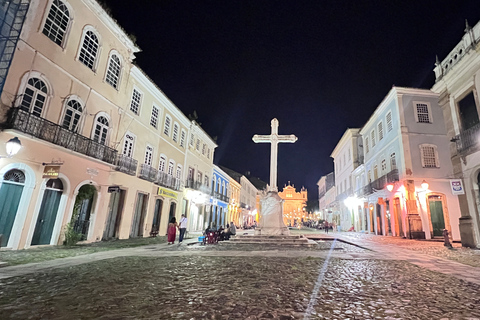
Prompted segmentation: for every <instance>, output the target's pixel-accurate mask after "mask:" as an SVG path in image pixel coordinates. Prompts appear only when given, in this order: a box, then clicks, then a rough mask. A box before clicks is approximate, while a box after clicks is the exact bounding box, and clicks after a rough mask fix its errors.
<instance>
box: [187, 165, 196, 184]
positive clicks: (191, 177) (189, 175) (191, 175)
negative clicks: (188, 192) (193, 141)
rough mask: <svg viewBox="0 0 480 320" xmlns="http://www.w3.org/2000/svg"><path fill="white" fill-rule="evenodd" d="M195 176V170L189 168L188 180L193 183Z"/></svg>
mask: <svg viewBox="0 0 480 320" xmlns="http://www.w3.org/2000/svg"><path fill="white" fill-rule="evenodd" d="M194 176H195V169H193V168H192V167H188V180H190V181H192V180H193V177H194Z"/></svg>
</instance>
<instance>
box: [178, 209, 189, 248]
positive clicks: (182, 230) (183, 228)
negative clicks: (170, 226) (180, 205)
mask: <svg viewBox="0 0 480 320" xmlns="http://www.w3.org/2000/svg"><path fill="white" fill-rule="evenodd" d="M179 230H180V234H179V235H178V243H182V241H183V237H184V236H185V232H186V231H187V217H185V213H182V217H181V218H180V226H179Z"/></svg>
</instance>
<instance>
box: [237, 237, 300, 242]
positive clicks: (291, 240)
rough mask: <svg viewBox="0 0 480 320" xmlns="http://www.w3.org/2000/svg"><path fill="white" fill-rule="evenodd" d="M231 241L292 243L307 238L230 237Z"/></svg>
mask: <svg viewBox="0 0 480 320" xmlns="http://www.w3.org/2000/svg"><path fill="white" fill-rule="evenodd" d="M230 241H231V242H242V241H250V242H265V243H285V242H292V243H297V242H298V243H300V242H309V240H308V239H307V238H304V239H261V238H253V237H252V238H235V239H232V238H230Z"/></svg>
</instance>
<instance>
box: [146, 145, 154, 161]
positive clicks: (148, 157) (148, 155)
mask: <svg viewBox="0 0 480 320" xmlns="http://www.w3.org/2000/svg"><path fill="white" fill-rule="evenodd" d="M152 157H153V148H152V147H150V146H147V149H146V150H145V164H146V165H149V166H151V165H152Z"/></svg>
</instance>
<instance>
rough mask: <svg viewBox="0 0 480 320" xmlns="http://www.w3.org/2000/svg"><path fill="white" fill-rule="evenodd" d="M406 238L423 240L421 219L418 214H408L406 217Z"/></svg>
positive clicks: (423, 233)
mask: <svg viewBox="0 0 480 320" xmlns="http://www.w3.org/2000/svg"><path fill="white" fill-rule="evenodd" d="M407 228H408V232H407V238H409V239H425V232H423V231H422V229H423V228H422V219H421V218H420V216H419V215H418V214H409V215H408V216H407Z"/></svg>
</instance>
